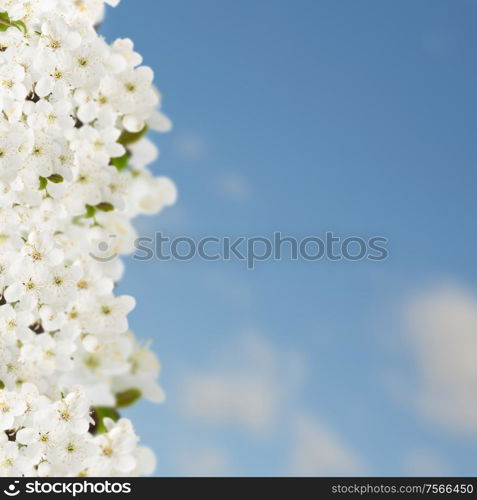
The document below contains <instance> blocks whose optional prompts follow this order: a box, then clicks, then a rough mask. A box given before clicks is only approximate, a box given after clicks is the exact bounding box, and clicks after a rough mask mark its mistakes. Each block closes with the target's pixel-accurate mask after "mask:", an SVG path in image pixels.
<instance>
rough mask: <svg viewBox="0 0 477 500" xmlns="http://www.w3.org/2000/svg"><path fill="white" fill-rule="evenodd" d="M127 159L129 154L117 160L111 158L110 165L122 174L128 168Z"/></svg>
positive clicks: (129, 156)
mask: <svg viewBox="0 0 477 500" xmlns="http://www.w3.org/2000/svg"><path fill="white" fill-rule="evenodd" d="M129 158H131V153H126V154H124V155H123V156H119V157H118V158H111V164H112V165H114V166H115V167H116V168H117V169H118V172H122V171H123V170H126V169H127V168H128V163H129Z"/></svg>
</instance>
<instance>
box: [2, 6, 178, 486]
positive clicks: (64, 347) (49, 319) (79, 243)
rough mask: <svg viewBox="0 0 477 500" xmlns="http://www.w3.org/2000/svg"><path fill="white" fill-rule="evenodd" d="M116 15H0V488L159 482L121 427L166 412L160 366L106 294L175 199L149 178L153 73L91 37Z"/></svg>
mask: <svg viewBox="0 0 477 500" xmlns="http://www.w3.org/2000/svg"><path fill="white" fill-rule="evenodd" d="M118 3H119V0H36V1H34V2H32V1H31V0H0V13H1V17H2V23H3V24H2V29H3V28H5V29H3V31H0V476H10V477H12V476H22V475H23V476H41V477H44V476H77V475H81V476H97V475H100V476H134V475H142V474H150V473H152V471H153V469H154V466H155V458H154V456H153V454H152V452H151V451H150V450H149V449H148V448H145V447H143V446H139V444H138V443H139V438H138V436H137V435H136V434H135V432H134V429H133V426H132V424H131V422H130V421H129V420H127V419H124V418H119V414H118V412H120V411H121V407H122V406H125V405H128V404H131V403H133V402H135V400H136V399H138V398H139V397H141V396H143V397H145V398H146V399H149V400H151V401H155V402H160V401H162V400H163V399H164V393H163V391H162V389H161V387H160V386H159V384H158V382H157V378H158V376H159V372H160V364H159V361H158V359H157V357H156V355H155V354H154V353H153V352H152V351H150V350H149V349H148V347H146V346H145V345H143V344H141V343H140V342H139V341H137V340H136V338H135V336H134V334H133V333H132V332H131V331H130V329H129V328H130V325H129V321H128V314H129V313H130V312H131V310H132V309H133V308H134V306H135V300H134V298H133V297H130V296H127V295H126V296H117V295H116V294H115V291H114V284H115V283H116V282H117V281H118V280H119V279H120V278H121V275H122V272H123V264H122V262H121V258H120V256H121V255H124V254H127V253H130V252H131V251H132V250H133V248H134V245H133V244H134V240H135V238H136V232H135V230H134V227H133V225H132V219H133V218H134V217H136V216H138V215H140V214H155V213H158V212H159V211H161V210H162V209H163V208H164V207H166V206H169V205H171V204H173V203H174V202H175V201H176V198H177V192H176V188H175V186H174V184H173V183H172V182H171V181H170V180H169V179H167V178H165V177H154V176H153V175H152V173H151V171H150V170H149V169H148V165H149V164H150V163H152V162H154V161H155V160H156V159H157V157H158V150H157V148H156V146H155V145H154V144H153V143H152V142H151V141H150V140H149V139H147V138H146V137H144V133H145V131H146V130H147V128H151V129H154V130H158V131H161V132H166V131H168V130H170V128H171V123H170V121H169V119H168V118H167V117H166V116H165V115H164V114H163V113H162V111H161V109H160V106H161V96H160V94H159V93H158V91H157V90H156V89H155V87H154V86H153V72H152V70H151V69H150V68H149V67H147V66H144V65H143V61H142V57H141V56H140V55H139V54H138V53H137V52H135V51H134V45H133V42H132V41H131V40H129V39H126V38H125V39H119V40H116V41H115V42H113V43H112V44H111V45H109V44H108V43H107V42H106V41H105V40H104V39H103V38H102V37H101V36H100V35H98V33H97V32H96V30H95V25H96V24H97V23H98V22H100V21H101V20H102V18H103V16H104V11H105V4H108V5H109V6H112V7H114V6H116V5H117V4H118ZM5 23H6V24H5ZM105 244H106V253H107V254H108V255H107V258H106V259H104V258H102V257H103V255H102V253H101V252H103V253H104V249H103V250H101V249H102V248H103V247H104V245H105Z"/></svg>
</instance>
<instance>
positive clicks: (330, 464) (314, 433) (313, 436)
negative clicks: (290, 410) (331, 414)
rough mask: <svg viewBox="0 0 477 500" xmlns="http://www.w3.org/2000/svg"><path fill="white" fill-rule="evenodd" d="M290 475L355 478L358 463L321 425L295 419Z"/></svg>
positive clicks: (359, 470) (312, 420)
mask: <svg viewBox="0 0 477 500" xmlns="http://www.w3.org/2000/svg"><path fill="white" fill-rule="evenodd" d="M293 436H294V445H293V448H292V453H291V463H290V473H291V474H292V475H295V476H357V475H360V474H362V473H363V469H364V466H363V462H362V460H361V459H360V458H359V457H358V456H357V455H356V454H355V453H354V452H353V451H351V450H350V449H349V448H348V446H347V445H346V444H345V443H344V442H343V441H342V440H341V438H340V437H339V436H338V435H336V434H335V433H334V432H333V431H332V430H331V429H329V428H328V427H327V426H326V425H324V424H323V423H322V422H320V421H319V420H317V419H316V418H313V417H310V416H308V415H299V416H297V417H296V419H295V422H294V425H293Z"/></svg>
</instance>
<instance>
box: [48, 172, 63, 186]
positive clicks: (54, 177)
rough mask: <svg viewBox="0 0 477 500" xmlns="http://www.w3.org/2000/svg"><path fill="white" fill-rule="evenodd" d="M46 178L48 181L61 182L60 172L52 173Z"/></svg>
mask: <svg viewBox="0 0 477 500" xmlns="http://www.w3.org/2000/svg"><path fill="white" fill-rule="evenodd" d="M48 180H49V181H50V182H54V183H55V184H59V183H60V182H63V176H62V175H60V174H52V175H50V177H48Z"/></svg>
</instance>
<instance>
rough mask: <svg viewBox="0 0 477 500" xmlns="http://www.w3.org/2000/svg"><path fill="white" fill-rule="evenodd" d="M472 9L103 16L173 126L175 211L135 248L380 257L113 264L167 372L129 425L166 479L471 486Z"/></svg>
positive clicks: (280, 0) (148, 0)
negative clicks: (314, 239) (318, 245)
mask: <svg viewBox="0 0 477 500" xmlns="http://www.w3.org/2000/svg"><path fill="white" fill-rule="evenodd" d="M476 16H477V3H476V2H475V1H471V0H460V1H459V2H455V1H453V0H420V1H419V2H415V1H413V0H399V1H390V0H385V1H383V0H360V1H356V0H340V1H335V0H294V1H291V0H242V1H240V2H232V1H231V0H201V1H200V2H195V1H193V0H159V1H158V0H135V1H132V0H122V2H121V4H120V6H119V7H118V8H117V9H109V10H108V16H107V19H106V22H105V24H104V26H103V28H102V32H103V33H104V35H105V36H106V37H107V38H108V40H113V39H114V38H117V37H130V38H132V39H133V40H134V41H135V44H136V48H137V50H138V51H139V52H141V53H142V54H143V56H144V59H145V63H146V64H148V65H150V66H151V67H152V68H153V69H154V70H155V72H156V81H157V84H158V86H159V88H160V89H161V91H162V93H163V95H164V109H165V111H166V113H168V115H169V116H171V118H172V119H173V121H174V125H175V128H174V130H173V132H172V133H171V134H168V135H166V136H156V137H155V138H154V139H155V140H156V139H157V141H156V142H157V144H158V146H159V147H160V150H161V158H160V160H159V161H158V162H157V164H156V165H155V166H154V170H155V172H157V173H158V174H161V175H168V176H170V177H172V178H173V179H174V180H175V182H176V183H177V185H178V187H179V191H180V200H179V203H178V204H177V206H176V207H174V208H172V209H169V210H168V211H167V212H164V213H163V214H161V215H160V216H158V217H157V218H153V219H141V220H140V221H138V224H137V227H138V230H139V232H140V234H141V235H146V236H151V235H152V234H154V232H155V231H163V232H164V233H166V234H169V235H183V234H185V235H188V236H191V237H194V238H199V237H201V236H205V235H216V236H239V235H249V236H254V235H264V236H271V235H272V234H273V232H274V231H281V232H283V233H285V234H290V235H295V236H297V237H300V238H301V237H304V236H306V235H319V236H320V235H321V236H323V235H324V234H325V233H326V231H333V232H334V233H335V234H337V235H340V236H342V237H346V236H351V235H358V236H362V237H366V238H368V237H370V236H374V235H382V236H385V237H387V238H389V244H388V248H389V251H390V257H389V259H388V260H386V261H385V262H378V263H375V262H374V263H371V262H326V261H320V262H303V261H301V262H291V261H289V260H283V261H281V262H266V263H261V264H259V265H258V266H257V269H256V270H254V271H253V272H251V271H247V270H246V268H245V266H244V264H243V263H240V262H214V263H208V262H202V261H199V260H194V261H193V262H190V263H183V262H157V261H154V262H149V263H144V262H137V261H136V262H135V261H133V260H128V261H127V266H128V267H127V273H126V276H125V279H124V280H123V282H122V283H121V285H120V292H121V293H129V294H132V295H134V296H136V298H137V299H138V306H137V309H136V310H135V312H134V313H133V314H132V315H131V325H132V327H133V328H134V330H135V331H136V333H137V334H138V335H139V336H141V337H143V338H153V339H154V347H155V350H156V351H157V352H158V354H159V356H160V358H161V361H162V363H163V365H164V370H163V374H162V381H163V385H164V386H165V389H166V391H167V393H168V401H167V403H166V404H164V405H162V406H160V407H155V406H153V405H151V404H148V403H141V404H140V405H138V406H137V407H136V408H134V409H132V410H131V411H130V412H129V413H128V414H129V415H130V416H132V417H133V418H134V419H135V422H136V426H137V428H138V432H139V433H140V435H141V436H142V438H143V440H144V442H145V443H147V444H150V445H152V446H153V447H154V449H155V450H156V451H157V454H158V456H159V465H158V471H157V472H158V474H160V475H183V474H217V475H220V474H225V475H228V474H233V475H288V474H318V475H321V474H347V473H350V474H361V473H362V474H371V475H404V474H426V473H442V474H449V475H474V474H475V462H476V460H475V455H476V452H477V410H476V409H475V408H474V403H472V402H469V401H470V400H471V399H472V397H475V391H473V389H475V388H477V373H476V372H475V370H476V369H474V368H473V364H474V363H473V361H472V360H470V361H469V362H468V366H467V365H465V362H462V363H461V358H462V355H463V354H464V353H466V352H475V351H473V350H474V349H477V320H476V317H477V306H476V303H477V301H475V297H477V268H476V267H475V265H474V247H475V245H476V242H477V238H476V233H475V214H476V207H475V181H476V174H475V169H476V165H477V148H476V146H475V145H476V140H475V139H476V131H477V127H476V122H475V120H476V119H475V117H476V116H477V113H476V111H477V99H476V93H475V89H476V88H477V69H476V64H475V48H476V47H477V31H476V30H475V20H476ZM410 311H411V312H410ZM416 311H417V312H416ZM429 311H430V312H429ZM474 313H475V314H474ZM410 317H411V319H409V318H410ZM462 318H464V319H462ZM456 321H457V323H458V327H456V326H455V322H456ZM442 325H444V326H446V325H447V329H446V328H444V327H441V326H442ZM474 329H475V337H476V338H475V339H474V335H473V333H472V332H474ZM446 352H450V353H451V354H450V355H449V356H450V359H448V357H447V356H446V354H445V353H446ZM476 364H477V363H476ZM462 366H464V368H462ZM466 367H467V368H466ZM457 372H458V373H457ZM461 372H462V373H461ZM456 373H457V374H456ZM211 387H212V388H214V389H213V390H212V389H211ZM441 390H442V394H441V392H440V391H441ZM211 391H212V393H213V394H211ZM466 391H467V392H466ZM230 394H233V397H232V396H230ZM270 394H272V395H270ZM436 394H437V395H436ZM456 394H459V395H460V396H459V399H458V400H455V399H454V398H456V396H455V395H456ZM438 395H441V396H442V397H439V396H438ZM467 395H468V396H469V397H467ZM254 398H258V399H254ZM254 401H259V404H258V403H257V404H254ZM439 401H441V403H440V404H442V405H443V406H442V407H440V406H439ZM450 407H455V410H454V413H453V412H452V410H448V408H450ZM250 408H252V410H253V408H255V410H256V411H255V412H254V411H252V410H251V409H250ZM257 408H258V409H257ZM446 411H448V414H447V413H446ZM474 414H475V417H476V420H475V425H473V426H472V423H470V424H469V423H468V421H470V422H472V419H473V416H474ZM443 415H444V416H443ZM462 415H465V416H466V420H465V422H464V421H463V420H462ZM309 443H311V444H309ZM320 450H322V451H320Z"/></svg>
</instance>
